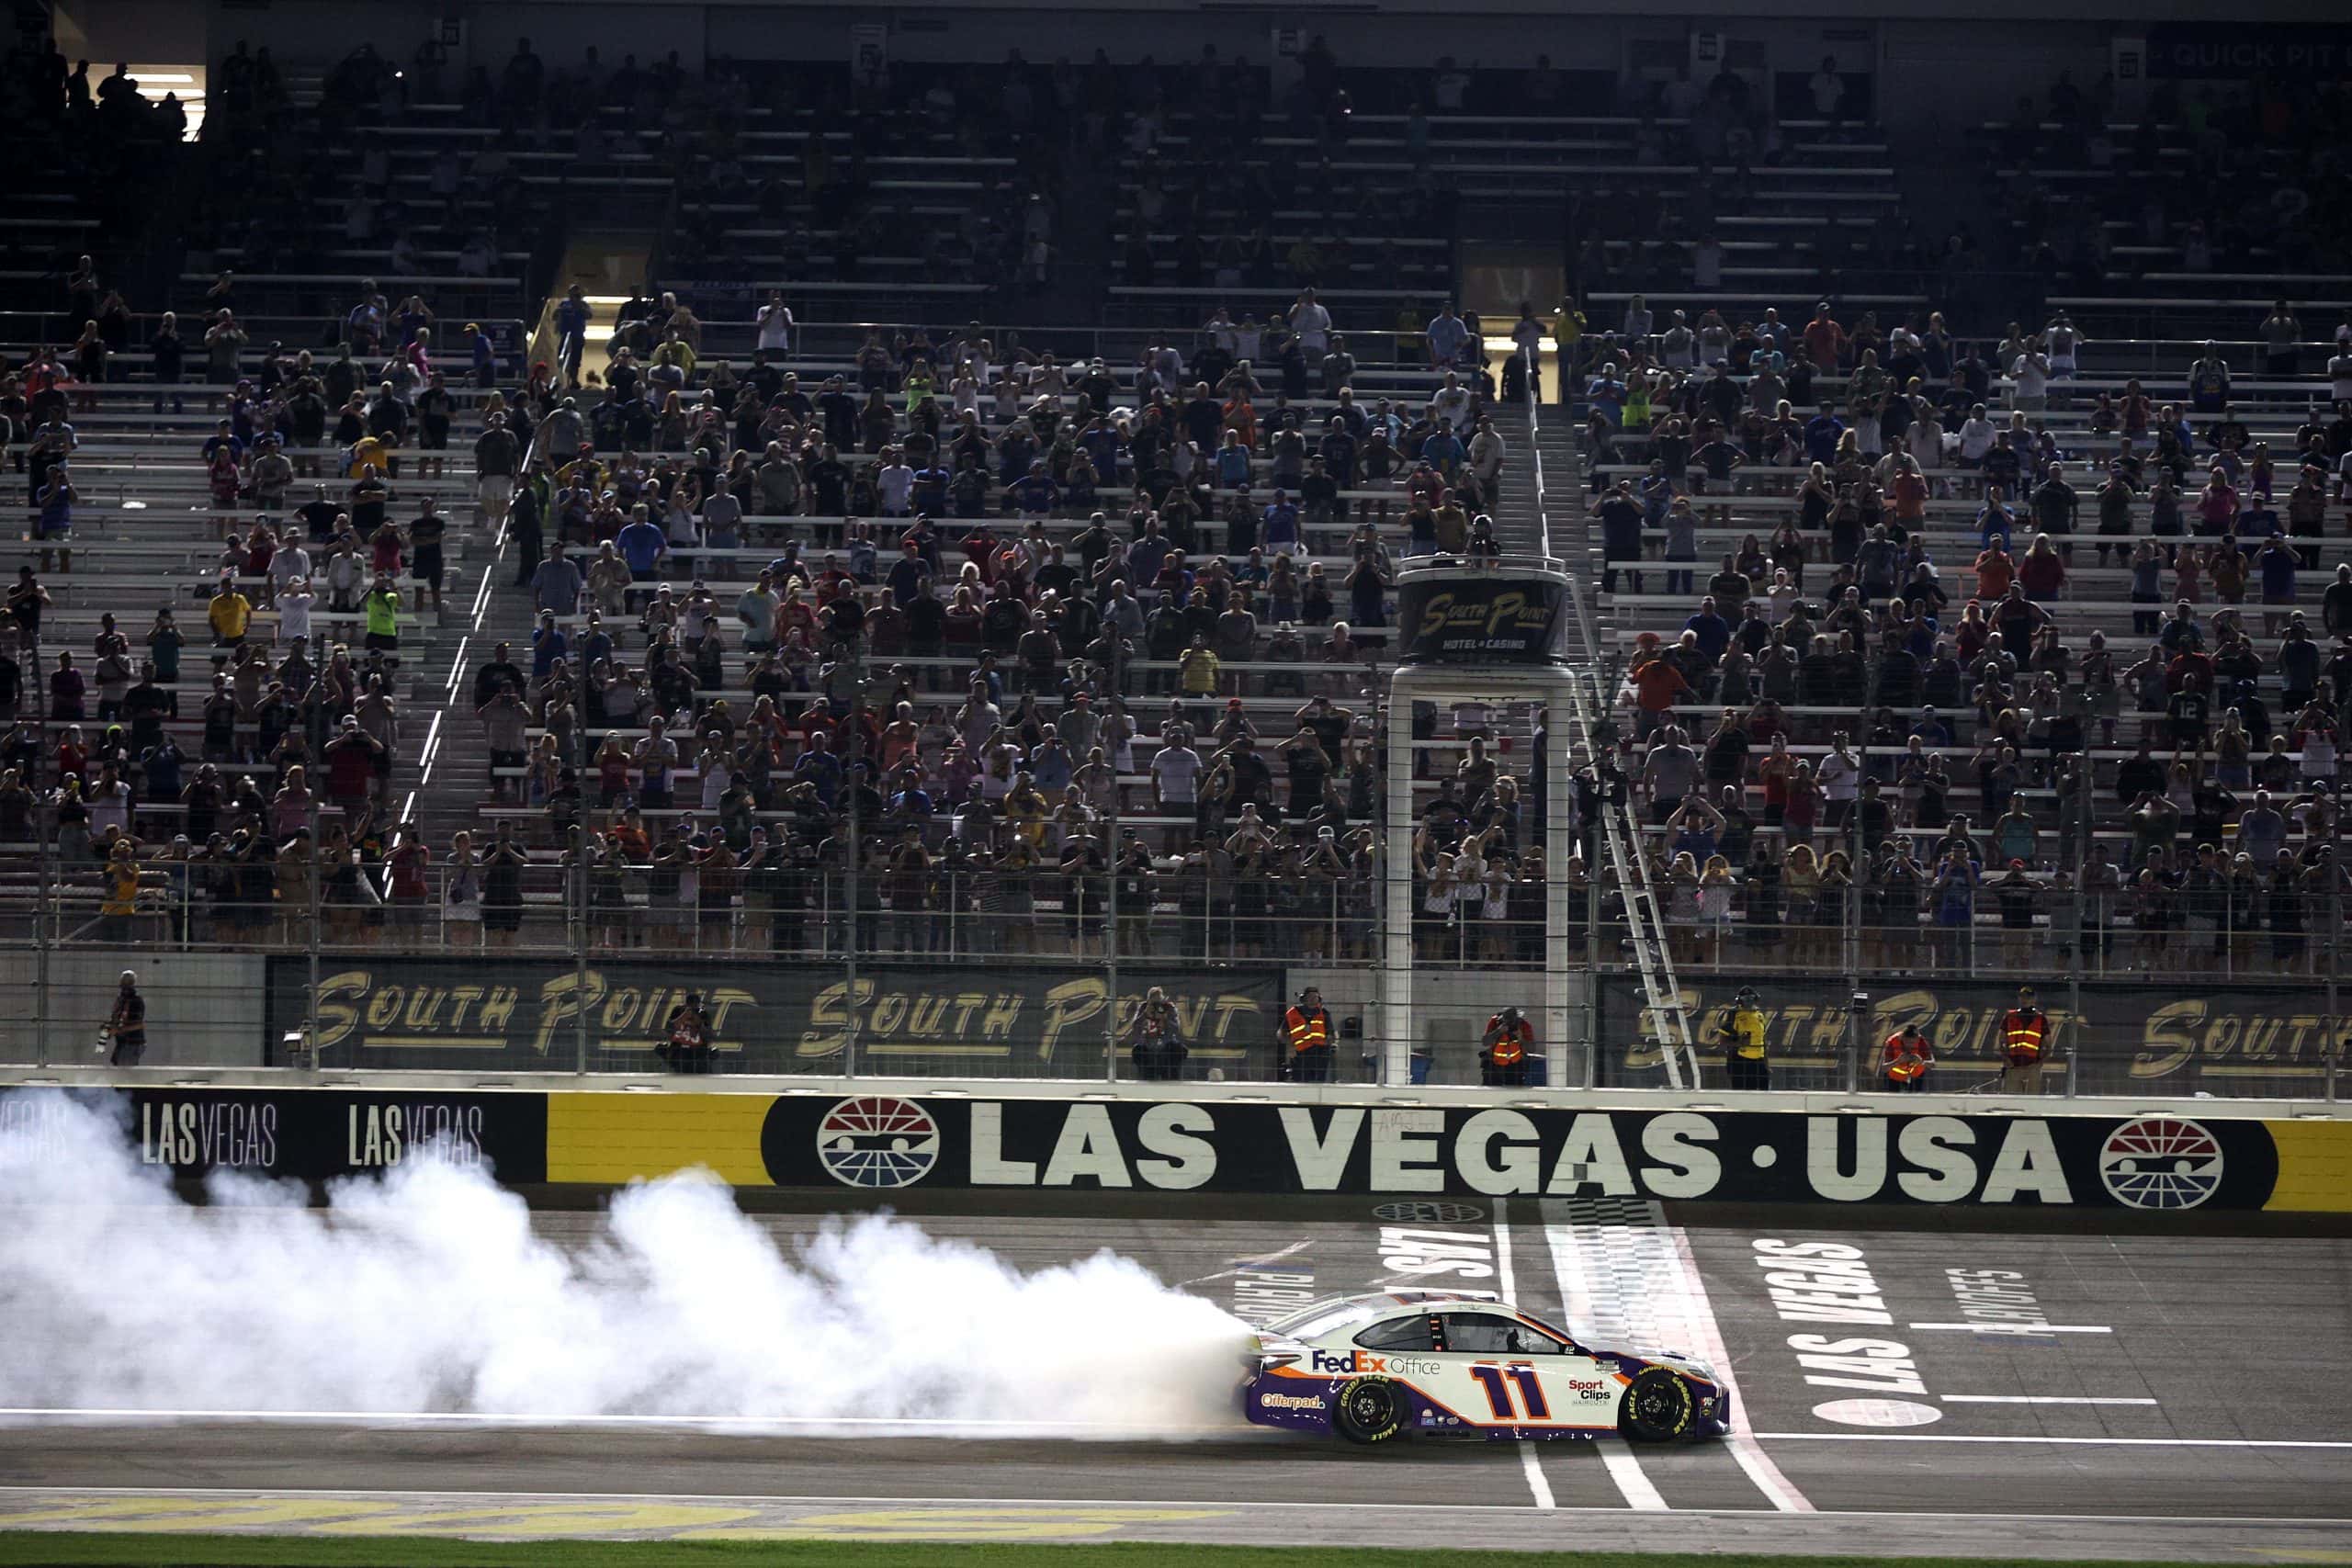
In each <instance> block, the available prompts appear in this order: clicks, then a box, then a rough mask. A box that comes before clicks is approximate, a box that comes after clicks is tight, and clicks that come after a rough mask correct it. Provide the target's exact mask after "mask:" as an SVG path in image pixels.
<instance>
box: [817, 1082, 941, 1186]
mask: <svg viewBox="0 0 2352 1568" xmlns="http://www.w3.org/2000/svg"><path fill="white" fill-rule="evenodd" d="M817 1157H818V1158H819V1159H820V1160H821V1161H823V1162H824V1167H825V1170H826V1173H827V1174H828V1175H830V1176H831V1177H832V1179H834V1180H836V1181H838V1182H840V1183H842V1185H843V1186H846V1187H911V1186H913V1185H914V1184H915V1183H916V1182H918V1181H921V1180H922V1179H923V1178H924V1177H926V1176H929V1175H930V1174H931V1168H932V1167H933V1166H934V1165H937V1164H938V1163H939V1123H938V1122H934V1121H933V1120H932V1119H931V1112H930V1111H925V1110H924V1109H923V1108H922V1106H920V1105H917V1104H916V1103H915V1102H914V1101H913V1100H894V1099H889V1098H887V1097H884V1096H879V1095H861V1096H859V1097H858V1098H856V1099H854V1100H836V1101H834V1103H833V1108H832V1109H831V1111H826V1112H825V1118H824V1120H823V1121H821V1122H819V1123H818V1124H817Z"/></svg>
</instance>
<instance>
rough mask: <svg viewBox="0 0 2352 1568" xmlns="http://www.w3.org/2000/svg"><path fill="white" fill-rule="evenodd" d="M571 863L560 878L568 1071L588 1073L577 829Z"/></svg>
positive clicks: (583, 903) (584, 900)
mask: <svg viewBox="0 0 2352 1568" xmlns="http://www.w3.org/2000/svg"><path fill="white" fill-rule="evenodd" d="M563 901H564V903H565V905H566V906H567V907H568V908H569V910H570V912H571V918H572V928H571V998H572V1003H573V1007H572V1015H571V1070H572V1072H573V1073H574V1074H575V1075H580V1076H584V1075H585V1074H586V1073H587V1071H588V853H587V844H586V841H585V840H584V839H582V836H581V834H580V831H579V829H573V830H572V852H571V865H570V866H569V867H567V868H566V870H565V873H564V878H563Z"/></svg>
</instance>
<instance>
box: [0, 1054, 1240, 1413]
mask: <svg viewBox="0 0 2352 1568" xmlns="http://www.w3.org/2000/svg"><path fill="white" fill-rule="evenodd" d="M11 1109H14V1110H17V1111H20V1112H21V1111H24V1110H25V1109H26V1107H25V1106H23V1105H22V1104H19V1105H18V1106H17V1107H14V1108H11V1107H9V1106H8V1105H7V1103H6V1100H0V1406H6V1407H14V1408H42V1409H58V1408H72V1409H124V1408H136V1409H141V1410H182V1411H187V1410H203V1411H242V1412H262V1411H267V1412H297V1411H301V1412H352V1413H385V1414H392V1413H399V1414H409V1413H419V1412H468V1413H477V1414H483V1415H505V1416H554V1417H563V1416H678V1417H695V1416H726V1417H759V1418H774V1419H776V1420H779V1421H789V1422H794V1423H802V1422H809V1421H816V1422H826V1423H831V1422H839V1423H842V1424H843V1425H844V1427H850V1426H852V1425H853V1424H860V1423H866V1422H873V1421H899V1420H914V1421H923V1422H934V1421H935V1422H943V1423H948V1424H951V1425H956V1424H969V1425H970V1426H971V1427H973V1428H974V1429H987V1430H990V1431H993V1432H1001V1431H1003V1430H1004V1429H1006V1428H1007V1427H1012V1428H1014V1429H1019V1428H1022V1427H1034V1428H1036V1429H1039V1430H1046V1429H1061V1428H1065V1427H1068V1426H1070V1425H1076V1426H1079V1427H1087V1428H1094V1429H1099V1430H1100V1431H1102V1432H1103V1434H1105V1435H1113V1434H1127V1435H1136V1434H1140V1435H1157V1434H1160V1433H1171V1432H1179V1431H1182V1430H1185V1429H1188V1428H1197V1427H1202V1426H1205V1425H1216V1424H1223V1423H1227V1422H1230V1421H1231V1420H1232V1419H1233V1416H1232V1406H1231V1404H1230V1396H1231V1390H1232V1387H1233V1384H1234V1382H1235V1380H1236V1378H1237V1377H1238V1373H1239V1365H1238V1360H1237V1357H1238V1353H1239V1351H1240V1349H1241V1347H1242V1345H1243V1343H1244V1337H1245V1336H1246V1335H1247V1333H1248V1329H1247V1328H1246V1327H1245V1325H1242V1324H1241V1323H1240V1322H1239V1321H1238V1320H1237V1319H1235V1318H1233V1317H1231V1316H1229V1315H1227V1314H1226V1313H1225V1312H1223V1311H1222V1310H1220V1309H1219V1308H1218V1307H1216V1306H1215V1305H1214V1304H1212V1303H1209V1302H1206V1301H1204V1300H1202V1299H1200V1298H1198V1297H1193V1296H1187V1295H1183V1294H1181V1293H1179V1292H1176V1291H1173V1290H1171V1289H1170V1288H1169V1287H1167V1286H1165V1285H1163V1284H1162V1283H1160V1281H1159V1280H1157V1279H1156V1278H1154V1277H1153V1276H1152V1275H1151V1274H1150V1272H1149V1271H1148V1270H1147V1269H1144V1268H1143V1267H1142V1266H1140V1265H1139V1264H1136V1263H1135V1262H1133V1261H1131V1260H1129V1259H1126V1258H1120V1257H1117V1256H1115V1255H1114V1254H1112V1253H1110V1252H1107V1251H1105V1252H1101V1253H1097V1254H1096V1255H1094V1256H1093V1257H1091V1258H1086V1259H1084V1260H1082V1261H1080V1262H1077V1263H1073V1264H1070V1265H1068V1266H1065V1267H1058V1268H1050V1269H1041V1270H1038V1271H1036V1272H1035V1273H1027V1274H1024V1273H1022V1272H1021V1271H1019V1270H1018V1269H1014V1268H1012V1266H1010V1265H1009V1264H1007V1263H1006V1262H1005V1261H1004V1260H1003V1259H1001V1258H998V1257H996V1256H995V1255H994V1254H992V1253H990V1252H989V1251H987V1250H986V1249H984V1248H982V1247H975V1246H970V1245H967V1244H964V1243H959V1242H955V1241H949V1240H943V1239H941V1238H938V1237H935V1236H932V1235H927V1234H926V1233H925V1232H924V1231H922V1229H921V1228H920V1227H919V1226H917V1225H915V1224H910V1223H908V1222H906V1221H902V1220H898V1219H893V1218H889V1217H887V1216H871V1217H865V1218H858V1219H852V1220H846V1221H841V1222H829V1223H827V1224H825V1225H824V1226H823V1227H822V1228H821V1229H820V1231H819V1232H818V1233H817V1234H816V1235H814V1236H812V1237H809V1238H805V1239H804V1240H802V1241H800V1242H799V1243H797V1244H796V1245H780V1244H779V1242H778V1240H777V1239H776V1238H773V1237H771V1236H770V1235H768V1234H767V1233H766V1232H764V1231H763V1230H762V1229H761V1228H760V1226H759V1225H757V1224H754V1223H753V1222H752V1221H751V1220H749V1219H747V1218H746V1217H745V1216H744V1215H743V1214H742V1213H741V1211H739V1210H738V1209H737V1208H736V1207H735V1205H734V1202H733V1200H732V1198H731V1196H730V1195H729V1191H728V1190H727V1188H726V1187H725V1186H724V1185H722V1184H721V1183H719V1182H718V1181H717V1180H716V1179H712V1178H710V1177H708V1176H704V1175H686V1176H679V1177H673V1178H670V1179H664V1180H661V1181H655V1182H650V1183H647V1184H644V1185H640V1186H635V1187H631V1188H629V1189H628V1190H626V1191H623V1192H621V1193H619V1194H618V1195H616V1197H615V1199H614V1201H613V1203H612V1206H611V1208H610V1210H609V1212H608V1213H606V1214H605V1216H603V1221H602V1223H601V1224H600V1225H599V1227H598V1229H597V1231H596V1234H595V1235H594V1237H593V1238H592V1239H591V1240H589V1241H588V1242H587V1243H586V1244H585V1245H584V1246H578V1247H572V1248H566V1247H562V1246H559V1245H557V1244H556V1243H554V1242H552V1241H550V1240H548V1238H546V1237H543V1236H540V1235H534V1234H533V1232H532V1229H531V1224H530V1215H529V1213H528V1212H527V1210H526V1207H525V1206H524V1203H523V1201H522V1200H521V1199H519V1198H517V1197H516V1196H515V1194H513V1193H511V1192H507V1191H505V1190H502V1189H500V1188H498V1187H496V1186H495V1185H493V1184H492V1182H491V1181H490V1179H488V1178H487V1177H486V1176H484V1175H482V1174H481V1172H480V1171H479V1170H476V1169H474V1168H469V1167H467V1166H463V1165H459V1164H457V1163H455V1162H452V1161H447V1160H442V1159H437V1158H422V1157H420V1158H413V1159H412V1160H411V1161H409V1162H408V1163H405V1164H402V1165H401V1166H398V1167H396V1168H393V1169H392V1170H391V1171H390V1172H389V1173H387V1174H386V1175H385V1176H384V1177H383V1178H382V1179H373V1178H366V1179H351V1180H347V1181H344V1182H340V1183H338V1184H336V1185H335V1186H334V1189H333V1190H332V1192H331V1200H332V1201H331V1206H330V1207H329V1208H327V1209H324V1210H314V1209H311V1208H308V1207H306V1206H305V1204H304V1195H303V1193H302V1191H301V1190H300V1188H299V1187H297V1186H294V1185H292V1184H285V1183H276V1184H274V1183H270V1182H266V1181H257V1180H255V1179H252V1178H250V1177H240V1176H232V1175H223V1176H220V1177H216V1178H215V1179H214V1180H213V1182H212V1184H211V1190H210V1192H209V1197H210V1199H211V1203H210V1205H209V1206H201V1207H199V1206H194V1205H190V1204H187V1203H184V1202H182V1201H180V1200H179V1199H178V1198H177V1196H176V1195H175V1194H174V1193H173V1192H172V1191H171V1190H170V1188H169V1186H168V1185H167V1183H166V1181H165V1179H164V1173H163V1171H162V1170H161V1169H160V1168H153V1167H145V1166H141V1164H140V1163H139V1162H138V1160H137V1159H136V1157H135V1156H134V1155H133V1154H132V1152H131V1150H130V1147H129V1145H128V1142H127V1140H126V1138H125V1135H124V1134H123V1132H122V1129H121V1128H120V1127H119V1125H116V1124H113V1123H112V1122H110V1121H109V1118H108V1114H107V1111H102V1110H98V1109H93V1108H91V1107H89V1106H87V1105H84V1104H78V1103H77V1104H73V1105H71V1106H70V1107H68V1106H67V1105H65V1104H64V1103H63V1102H62V1100H59V1101H51V1102H49V1103H47V1104H45V1105H43V1107H42V1108H41V1112H42V1113H41V1114H40V1116H39V1117H38V1118H37V1119H35V1118H31V1117H28V1116H24V1115H21V1114H20V1115H17V1116H11V1115H8V1114H7V1113H6V1112H7V1111H10V1110H11Z"/></svg>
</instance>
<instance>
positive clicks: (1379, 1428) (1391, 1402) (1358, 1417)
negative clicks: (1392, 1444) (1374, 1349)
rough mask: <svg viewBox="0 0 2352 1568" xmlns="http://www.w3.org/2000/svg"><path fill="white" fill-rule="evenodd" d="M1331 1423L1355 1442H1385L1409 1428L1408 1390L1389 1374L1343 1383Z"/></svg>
mask: <svg viewBox="0 0 2352 1568" xmlns="http://www.w3.org/2000/svg"><path fill="white" fill-rule="evenodd" d="M1331 1425H1332V1426H1333V1427H1336V1428H1338V1430H1339V1433H1340V1436H1341V1437H1343V1438H1347V1439H1348V1441H1350V1442H1351V1443H1385V1442H1386V1441H1387V1440H1388V1439H1389V1438H1393V1437H1395V1436H1396V1435H1397V1433H1399V1432H1401V1431H1403V1430H1404V1429H1405V1393H1404V1391H1403V1390H1402V1389H1400V1388H1399V1387H1397V1384H1396V1383H1395V1382H1392V1381H1391V1380H1389V1379H1387V1378H1356V1379H1353V1380H1351V1381H1350V1382H1346V1383H1343V1384H1341V1385H1340V1393H1339V1403H1338V1405H1337V1414H1335V1415H1334V1416H1332V1417H1331Z"/></svg>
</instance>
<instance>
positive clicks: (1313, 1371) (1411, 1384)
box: [1240, 1291, 1731, 1443]
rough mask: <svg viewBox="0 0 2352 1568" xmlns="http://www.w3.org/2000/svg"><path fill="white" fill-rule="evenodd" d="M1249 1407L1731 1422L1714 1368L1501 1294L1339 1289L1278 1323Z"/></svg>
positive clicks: (1664, 1432)
mask: <svg viewBox="0 0 2352 1568" xmlns="http://www.w3.org/2000/svg"><path fill="white" fill-rule="evenodd" d="M1245 1361H1246V1364H1247V1365H1248V1367H1249V1369H1250V1375H1249V1376H1248V1377H1247V1378H1245V1379H1244V1380H1243V1382H1242V1384H1241V1388H1240V1403H1241V1413H1242V1414H1243V1415H1244V1416H1247V1417H1249V1419H1250V1420H1251V1421H1253V1422H1255V1423H1257V1424H1258V1425H1259V1426H1261V1427H1288V1428H1290V1429H1292V1430H1294V1431H1307V1432H1317V1433H1325V1434H1329V1433H1334V1432H1336V1433H1338V1434H1339V1435H1340V1437H1342V1438H1347V1439H1348V1440H1349V1441H1351V1442H1357V1443H1379V1442H1385V1441H1387V1440H1388V1439H1389V1438H1395V1437H1398V1436H1400V1435H1403V1434H1405V1433H1417V1434H1422V1435H1436V1436H1442V1437H1477V1438H1592V1437H1598V1436H1600V1435H1601V1434H1602V1433H1605V1432H1622V1433H1623V1434H1624V1435H1625V1436H1626V1437H1628V1438H1633V1439H1634V1440H1635V1441H1637V1442H1647V1443H1665V1442H1672V1441H1674V1440H1675V1439H1677V1438H1688V1437H1692V1436H1698V1435H1702V1434H1722V1433H1724V1432H1728V1431H1729V1430H1730V1429H1731V1391H1730V1390H1729V1389H1728V1388H1726V1387H1724V1383H1723V1382H1722V1380H1721V1379H1720V1378H1718V1377H1717V1376H1716V1375H1715V1371H1714V1369H1713V1368H1712V1367H1710V1366H1708V1365H1707V1364H1706V1363H1705V1362H1703V1361H1700V1360H1697V1359H1693V1358H1691V1357H1688V1356H1682V1355H1677V1354H1674V1353H1671V1352H1655V1353H1654V1352H1639V1353H1636V1352H1633V1351H1624V1350H1609V1349H1603V1348H1600V1347H1598V1346H1593V1345H1585V1344H1579V1343H1578V1342H1577V1340H1576V1339H1575V1338H1574V1337H1571V1336H1569V1335H1568V1334H1567V1333H1566V1332H1565V1331H1564V1330H1561V1329H1558V1328H1555V1327H1554V1326H1553V1325H1550V1324H1548V1323H1545V1322H1544V1321H1543V1320H1542V1319H1540V1318H1535V1317H1531V1316H1529V1315H1528V1314H1526V1313H1523V1312H1521V1311H1520V1310H1519V1308H1517V1307H1515V1306H1513V1305H1511V1304H1510V1303H1509V1302H1506V1301H1503V1300H1501V1299H1500V1298H1499V1297H1496V1296H1492V1295H1480V1294H1477V1293H1475V1292H1458V1291H1388V1292H1380V1293H1377V1294H1372V1295H1360V1296H1332V1297H1329V1298H1328V1299H1326V1300H1323V1301H1319V1302H1317V1303H1314V1304H1312V1305H1310V1306H1305V1307H1301V1308H1300V1309H1299V1310H1298V1311H1296V1312H1295V1313H1292V1314H1290V1315H1289V1316H1287V1317H1283V1318H1281V1319H1278V1320H1277V1321H1275V1322H1273V1323H1270V1324H1268V1325H1266V1327H1265V1329H1264V1331H1263V1332H1262V1333H1261V1334H1260V1335H1259V1337H1258V1340H1257V1344H1256V1346H1255V1348H1253V1349H1251V1350H1250V1352H1249V1354H1248V1355H1247V1357H1246V1358H1245Z"/></svg>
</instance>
